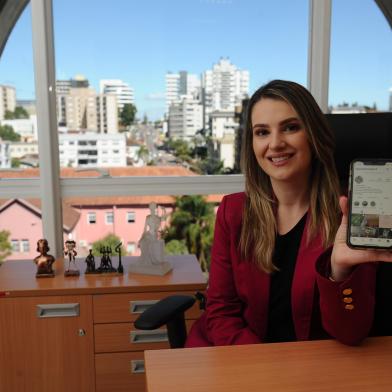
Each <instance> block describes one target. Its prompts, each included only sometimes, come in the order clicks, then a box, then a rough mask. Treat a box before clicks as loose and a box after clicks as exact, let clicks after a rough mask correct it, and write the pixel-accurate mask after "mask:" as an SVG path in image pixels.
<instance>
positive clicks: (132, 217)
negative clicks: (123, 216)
mask: <svg viewBox="0 0 392 392" xmlns="http://www.w3.org/2000/svg"><path fill="white" fill-rule="evenodd" d="M127 222H128V223H134V222H135V212H134V211H128V212H127Z"/></svg>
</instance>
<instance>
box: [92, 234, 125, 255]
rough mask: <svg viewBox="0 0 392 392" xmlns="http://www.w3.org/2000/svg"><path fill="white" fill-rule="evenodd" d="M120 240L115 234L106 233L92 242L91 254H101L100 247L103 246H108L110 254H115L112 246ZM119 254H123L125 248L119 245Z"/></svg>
mask: <svg viewBox="0 0 392 392" xmlns="http://www.w3.org/2000/svg"><path fill="white" fill-rule="evenodd" d="M120 242H121V240H120V238H118V237H117V236H116V235H115V234H108V235H107V236H105V237H104V238H102V239H100V240H98V241H95V242H94V243H93V246H92V249H93V255H94V256H101V252H100V249H101V248H102V247H103V246H104V247H107V246H108V247H110V248H111V249H112V252H113V253H112V255H117V253H116V251H115V250H114V248H115V247H116V246H117V245H118V244H119V243H120ZM121 254H122V255H125V254H126V250H125V248H124V247H123V246H121Z"/></svg>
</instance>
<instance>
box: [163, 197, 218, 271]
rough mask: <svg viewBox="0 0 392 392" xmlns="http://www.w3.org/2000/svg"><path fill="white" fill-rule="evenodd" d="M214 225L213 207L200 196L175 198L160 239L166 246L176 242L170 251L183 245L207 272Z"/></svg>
mask: <svg viewBox="0 0 392 392" xmlns="http://www.w3.org/2000/svg"><path fill="white" fill-rule="evenodd" d="M214 223H215V213H214V207H213V205H212V204H210V203H207V202H206V201H205V199H204V198H203V197H202V196H198V195H197V196H181V197H177V198H176V202H175V206H174V211H173V213H172V214H171V219H170V225H169V226H168V227H167V228H166V229H165V230H164V231H163V233H162V238H163V239H164V240H165V243H166V244H169V243H170V242H172V241H173V240H176V241H177V243H174V244H172V245H170V249H173V248H172V247H174V246H177V247H178V248H179V247H180V246H181V243H183V244H185V245H186V248H187V250H188V253H192V254H195V255H196V257H197V259H198V260H199V262H200V265H201V268H202V270H203V271H208V269H209V265H210V256H211V255H210V253H211V246H212V240H213V233H214Z"/></svg>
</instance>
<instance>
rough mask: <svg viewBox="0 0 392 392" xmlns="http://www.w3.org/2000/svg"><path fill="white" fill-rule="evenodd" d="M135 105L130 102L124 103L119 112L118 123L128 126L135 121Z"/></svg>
mask: <svg viewBox="0 0 392 392" xmlns="http://www.w3.org/2000/svg"><path fill="white" fill-rule="evenodd" d="M136 112H137V109H136V106H135V105H132V104H131V103H126V104H125V105H124V107H123V108H122V110H121V112H120V124H121V125H122V126H124V127H129V126H130V125H132V124H133V122H134V121H135V116H136Z"/></svg>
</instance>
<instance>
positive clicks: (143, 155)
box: [136, 144, 150, 162]
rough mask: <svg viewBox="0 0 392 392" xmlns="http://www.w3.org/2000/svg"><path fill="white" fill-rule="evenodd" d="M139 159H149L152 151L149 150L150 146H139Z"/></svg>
mask: <svg viewBox="0 0 392 392" xmlns="http://www.w3.org/2000/svg"><path fill="white" fill-rule="evenodd" d="M136 155H137V157H138V159H141V160H142V161H144V162H146V160H147V159H148V157H149V155H150V152H149V151H148V148H147V147H146V146H145V145H144V144H143V145H141V146H140V147H139V150H138V151H137V153H136Z"/></svg>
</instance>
